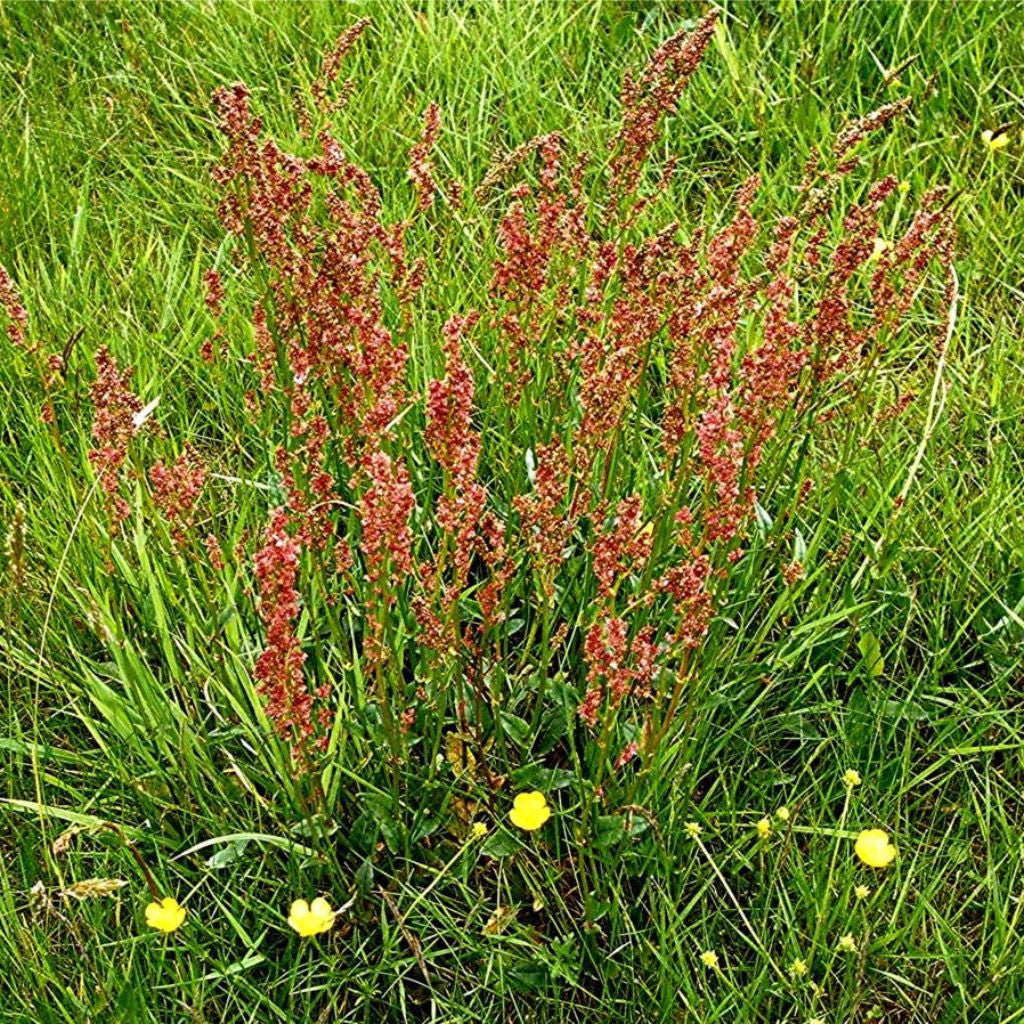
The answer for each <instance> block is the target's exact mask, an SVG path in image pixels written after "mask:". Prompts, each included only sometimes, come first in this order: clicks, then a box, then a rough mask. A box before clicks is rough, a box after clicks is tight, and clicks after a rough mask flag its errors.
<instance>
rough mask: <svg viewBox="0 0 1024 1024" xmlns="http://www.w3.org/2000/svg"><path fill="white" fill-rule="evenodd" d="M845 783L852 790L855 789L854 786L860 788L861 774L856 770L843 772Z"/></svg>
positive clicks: (849, 769)
mask: <svg viewBox="0 0 1024 1024" xmlns="http://www.w3.org/2000/svg"><path fill="white" fill-rule="evenodd" d="M843 782H845V783H846V785H847V786H849V787H850V789H853V787H854V786H859V785H860V772H859V771H857V770H856V769H855V768H847V769H846V771H845V772H843Z"/></svg>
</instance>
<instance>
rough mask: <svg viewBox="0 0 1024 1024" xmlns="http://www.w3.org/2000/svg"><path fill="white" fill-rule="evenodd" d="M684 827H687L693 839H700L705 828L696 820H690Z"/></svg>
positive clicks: (687, 832)
mask: <svg viewBox="0 0 1024 1024" xmlns="http://www.w3.org/2000/svg"><path fill="white" fill-rule="evenodd" d="M683 827H684V828H685V829H686V834H687V835H688V836H689V837H690V838H691V839H699V838H700V834H701V832H703V831H704V829H702V828H701V827H700V825H698V824H697V822H695V821H688V822H687V823H686V824H685V825H684V826H683Z"/></svg>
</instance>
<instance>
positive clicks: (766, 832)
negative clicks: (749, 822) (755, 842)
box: [757, 818, 772, 839]
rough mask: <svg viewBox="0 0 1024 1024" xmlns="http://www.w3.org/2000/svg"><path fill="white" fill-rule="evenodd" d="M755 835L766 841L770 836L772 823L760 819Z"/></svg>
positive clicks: (766, 819) (768, 820)
mask: <svg viewBox="0 0 1024 1024" xmlns="http://www.w3.org/2000/svg"><path fill="white" fill-rule="evenodd" d="M757 834H758V835H759V836H760V837H761V838H762V839H767V838H768V837H769V836H770V835H771V834H772V823H771V819H770V818H762V819H761V820H760V821H759V822H758V823H757Z"/></svg>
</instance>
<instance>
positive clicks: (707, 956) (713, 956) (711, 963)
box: [700, 949, 718, 970]
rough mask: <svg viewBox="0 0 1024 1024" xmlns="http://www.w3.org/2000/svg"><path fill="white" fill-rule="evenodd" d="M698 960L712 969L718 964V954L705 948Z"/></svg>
mask: <svg viewBox="0 0 1024 1024" xmlns="http://www.w3.org/2000/svg"><path fill="white" fill-rule="evenodd" d="M700 962H701V963H702V964H703V965H704V966H705V967H710V968H711V969H712V970H714V968H716V967H717V966H718V954H717V953H716V952H715V951H714V950H713V949H706V950H705V951H704V952H703V953H701V955H700Z"/></svg>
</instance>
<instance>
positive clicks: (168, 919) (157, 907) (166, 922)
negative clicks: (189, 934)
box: [146, 896, 185, 932]
mask: <svg viewBox="0 0 1024 1024" xmlns="http://www.w3.org/2000/svg"><path fill="white" fill-rule="evenodd" d="M184 920H185V908H184V907H183V906H181V905H180V904H179V903H178V901H177V900H176V899H174V898H173V897H171V896H165V897H164V898H163V899H162V900H160V902H159V903H150V904H148V905H147V907H146V924H148V925H149V927H150V928H155V929H156V930H157V931H158V932H174V931H177V930H178V929H179V928H180V927H181V925H182V922H183V921H184Z"/></svg>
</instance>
